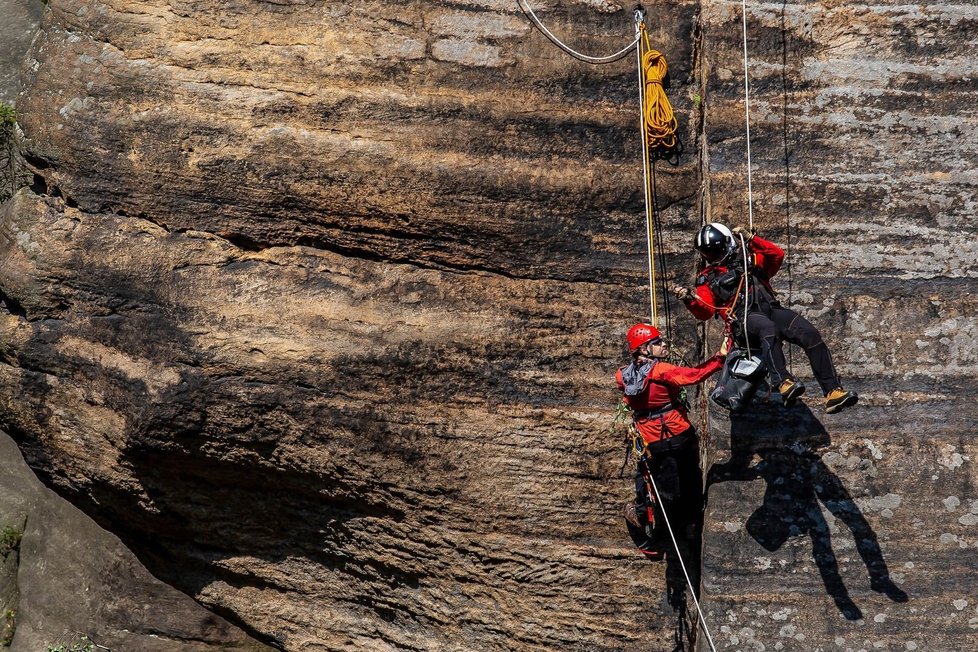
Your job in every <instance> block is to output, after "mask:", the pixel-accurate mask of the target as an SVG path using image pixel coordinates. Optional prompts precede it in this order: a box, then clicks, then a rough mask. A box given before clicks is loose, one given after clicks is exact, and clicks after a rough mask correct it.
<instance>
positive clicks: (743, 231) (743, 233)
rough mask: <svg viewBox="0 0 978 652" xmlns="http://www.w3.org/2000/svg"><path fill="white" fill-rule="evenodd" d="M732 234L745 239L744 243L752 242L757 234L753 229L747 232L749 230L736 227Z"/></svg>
mask: <svg viewBox="0 0 978 652" xmlns="http://www.w3.org/2000/svg"><path fill="white" fill-rule="evenodd" d="M731 233H733V234H734V236H736V237H738V238H743V239H744V242H750V241H751V239H752V238H753V237H754V234H755V232H754V230H753V229H751V230H747V229H745V228H744V227H742V226H735V227H734V228H733V230H732V231H731Z"/></svg>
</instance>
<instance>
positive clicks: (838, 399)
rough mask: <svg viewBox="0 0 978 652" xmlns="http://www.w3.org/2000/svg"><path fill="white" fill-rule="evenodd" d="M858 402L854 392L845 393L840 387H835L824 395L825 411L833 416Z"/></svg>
mask: <svg viewBox="0 0 978 652" xmlns="http://www.w3.org/2000/svg"><path fill="white" fill-rule="evenodd" d="M858 400H859V396H858V395H857V394H856V392H847V391H846V390H844V389H842V388H841V387H836V388H835V389H833V390H832V391H831V392H829V393H828V394H826V395H825V411H826V412H828V413H829V414H835V413H836V412H839V411H841V410H843V409H845V408H847V407H849V406H852V405H855V404H856V402H857V401H858Z"/></svg>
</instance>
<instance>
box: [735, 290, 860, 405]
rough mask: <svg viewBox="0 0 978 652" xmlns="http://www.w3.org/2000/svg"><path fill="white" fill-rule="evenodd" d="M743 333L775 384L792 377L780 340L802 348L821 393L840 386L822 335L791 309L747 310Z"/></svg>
mask: <svg viewBox="0 0 978 652" xmlns="http://www.w3.org/2000/svg"><path fill="white" fill-rule="evenodd" d="M747 333H748V335H750V336H751V346H758V347H759V348H760V349H761V359H762V360H763V361H764V364H765V366H766V367H767V370H768V373H769V374H770V376H771V382H772V383H773V385H774V386H775V388H777V386H778V385H779V384H781V382H782V381H784V380H785V379H787V378H792V376H791V374H790V373H788V366H787V363H786V362H785V359H784V349H783V348H782V344H781V343H782V342H783V341H787V342H791V343H792V344H797V345H798V346H800V347H801V348H802V349H804V350H805V354H806V355H807V356H808V362H809V363H810V364H811V365H812V373H814V374H815V379H816V380H817V381H818V384H819V385H820V386H821V387H822V393H823V394H828V393H829V392H830V391H832V390H833V389H835V388H836V387H840V386H841V383H840V382H839V376H838V375H837V374H836V373H835V366H834V365H833V364H832V355H831V354H830V353H829V347H828V346H826V345H825V342H823V341H822V335H821V334H820V333H819V332H818V329H817V328H815V327H814V326H812V324H811V322H809V321H808V320H807V319H805V318H804V317H802V316H801V315H799V314H798V313H797V312H795V311H794V310H789V309H788V308H782V307H781V306H768V307H767V310H764V311H761V310H758V311H754V312H751V313H750V314H749V315H747Z"/></svg>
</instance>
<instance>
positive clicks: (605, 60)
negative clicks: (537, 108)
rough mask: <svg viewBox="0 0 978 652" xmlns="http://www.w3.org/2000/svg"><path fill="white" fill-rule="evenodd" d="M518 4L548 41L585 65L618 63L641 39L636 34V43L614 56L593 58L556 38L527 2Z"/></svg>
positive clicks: (517, 0) (518, 2) (520, 0)
mask: <svg viewBox="0 0 978 652" xmlns="http://www.w3.org/2000/svg"><path fill="white" fill-rule="evenodd" d="M516 4H518V5H519V7H520V9H522V10H523V12H524V13H525V14H526V15H527V17H529V19H530V20H531V21H533V24H534V25H536V27H537V29H539V30H540V31H541V32H543V35H544V36H546V37H547V38H548V39H550V42H551V43H553V44H554V45H556V46H557V47H559V48H560V49H561V50H563V51H564V52H566V53H567V54H569V55H571V56H572V57H574V58H575V59H578V60H580V61H584V62H585V63H611V62H613V61H618V60H619V59H622V58H624V57H625V56H626V55H627V54H628V53H629V52H631V51H632V48H634V47H635V46H636V45H638V40H639V37H638V35H637V34H636V36H635V40H634V41H632V42H631V43H630V44H628V45H627V46H625V47H624V48H622V49H621V50H618V52H615V53H614V54H609V55H608V56H606V57H592V56H589V55H587V54H581V53H580V52H578V51H576V50H574V49H572V48H570V47H569V46H567V45H566V44H565V43H564V42H563V41H561V40H560V39H559V38H557V37H556V36H554V35H553V33H552V32H551V31H550V30H549V29H547V28H546V27H545V26H544V24H543V23H542V22H540V19H539V18H537V15H536V14H535V13H533V9H531V8H530V5H529V4H528V3H527V2H526V1H525V0H516ZM636 13H638V12H636Z"/></svg>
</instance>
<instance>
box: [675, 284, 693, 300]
mask: <svg viewBox="0 0 978 652" xmlns="http://www.w3.org/2000/svg"><path fill="white" fill-rule="evenodd" d="M671 290H672V293H673V294H675V295H676V297H677V298H678V299H679V300H680V301H692V299H693V291H692V290H690V289H689V288H687V287H683V286H682V285H673V286H672V288H671Z"/></svg>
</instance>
